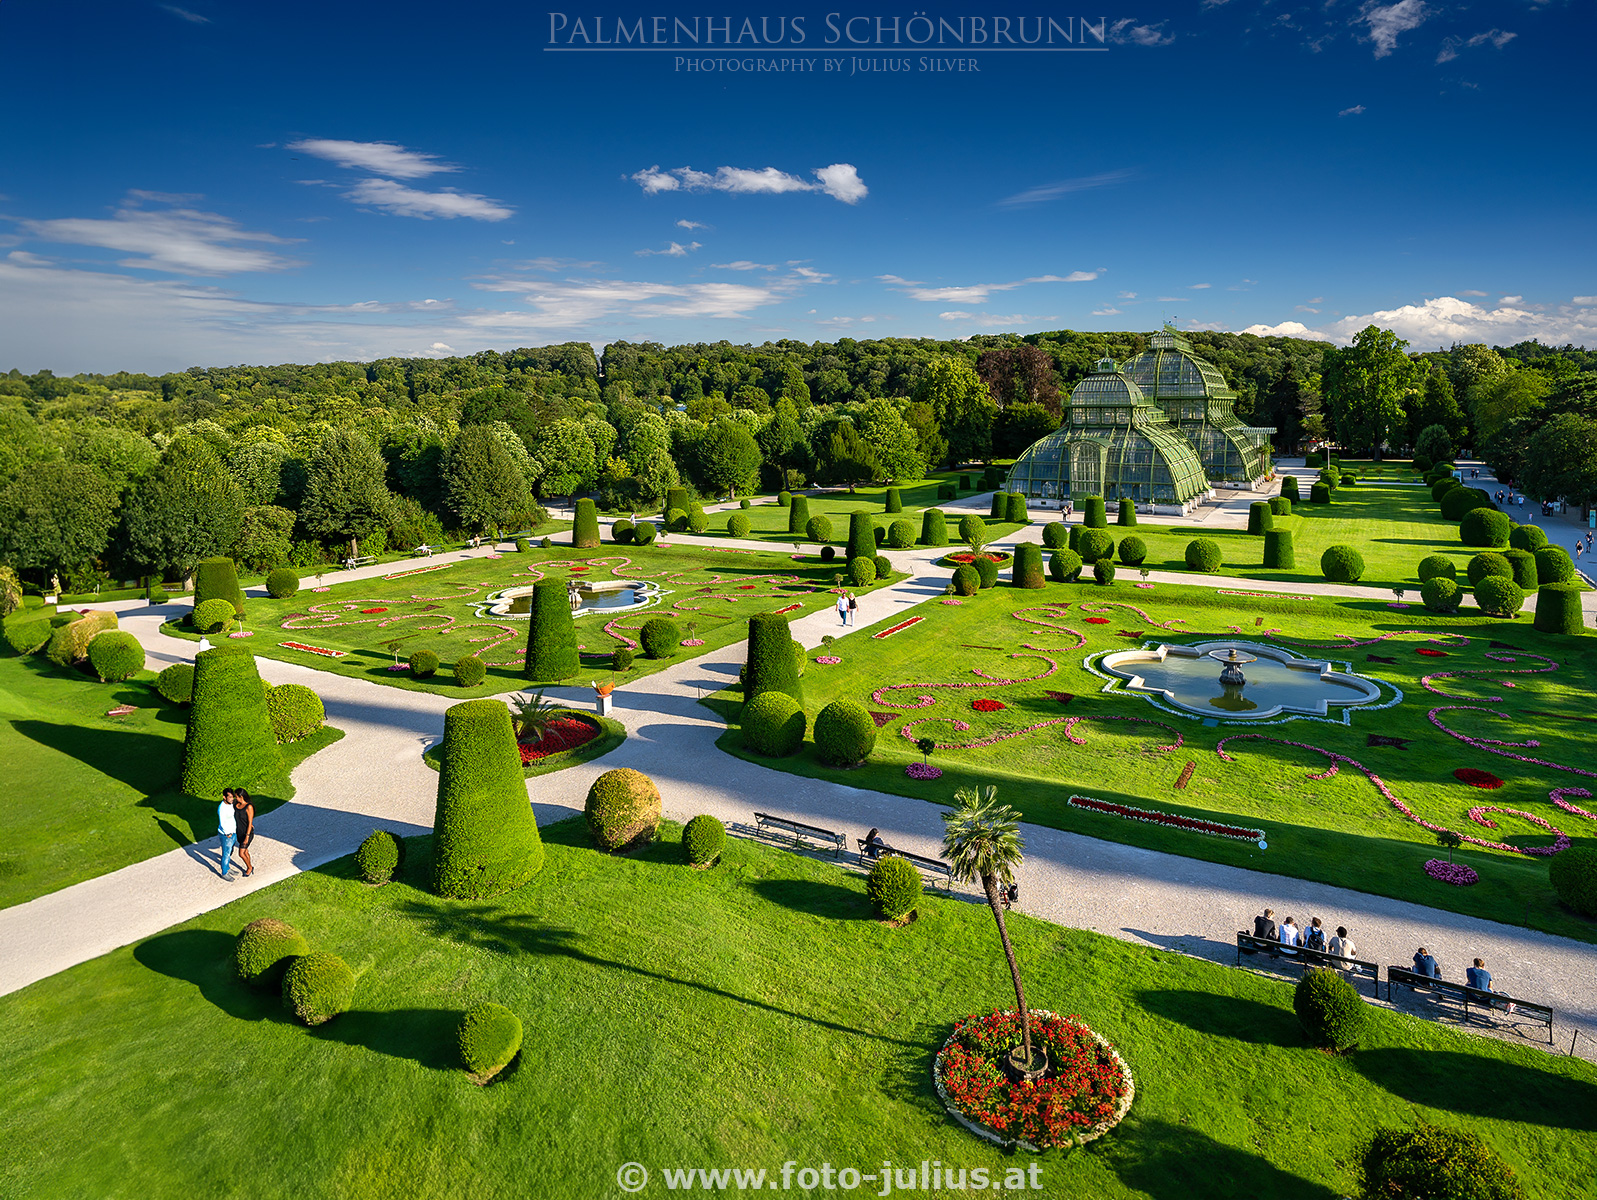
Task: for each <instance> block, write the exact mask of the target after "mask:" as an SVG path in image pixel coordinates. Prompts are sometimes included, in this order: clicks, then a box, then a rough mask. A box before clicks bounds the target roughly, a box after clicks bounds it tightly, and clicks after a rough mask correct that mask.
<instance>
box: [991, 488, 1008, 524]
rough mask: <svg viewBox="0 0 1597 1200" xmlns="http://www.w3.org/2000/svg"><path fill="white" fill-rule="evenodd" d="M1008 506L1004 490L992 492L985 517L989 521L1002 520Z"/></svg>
mask: <svg viewBox="0 0 1597 1200" xmlns="http://www.w3.org/2000/svg"><path fill="white" fill-rule="evenodd" d="M1008 508H1009V498H1008V494H1007V493H1005V492H994V493H993V502H992V505H991V507H989V509H988V510H987V519H988V520H989V521H1002V520H1003V519H1004V513H1005V512H1007V511H1008Z"/></svg>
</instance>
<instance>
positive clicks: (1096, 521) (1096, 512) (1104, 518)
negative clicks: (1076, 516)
mask: <svg viewBox="0 0 1597 1200" xmlns="http://www.w3.org/2000/svg"><path fill="white" fill-rule="evenodd" d="M1081 511H1082V522H1081V523H1082V524H1083V525H1085V526H1086V527H1087V528H1088V529H1108V528H1109V516H1108V514H1107V513H1106V512H1105V511H1104V502H1103V497H1102V496H1088V497H1087V498H1086V500H1085V501H1084V502H1083V503H1082V507H1081Z"/></svg>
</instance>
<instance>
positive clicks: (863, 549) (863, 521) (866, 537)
mask: <svg viewBox="0 0 1597 1200" xmlns="http://www.w3.org/2000/svg"><path fill="white" fill-rule="evenodd" d="M847 557H848V561H849V562H853V561H854V560H855V559H856V558H875V557H876V522H875V521H873V520H871V514H870V513H868V512H859V511H855V512H851V513H849V514H848V555H847Z"/></svg>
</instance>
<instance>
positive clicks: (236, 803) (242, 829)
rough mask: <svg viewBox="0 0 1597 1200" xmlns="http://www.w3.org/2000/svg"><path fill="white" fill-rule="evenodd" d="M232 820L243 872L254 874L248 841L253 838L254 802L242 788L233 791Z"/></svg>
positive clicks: (251, 840)
mask: <svg viewBox="0 0 1597 1200" xmlns="http://www.w3.org/2000/svg"><path fill="white" fill-rule="evenodd" d="M233 807H234V810H235V815H234V820H235V821H236V822H237V825H238V856H239V857H240V858H241V859H243V860H244V874H245V875H253V874H255V864H254V863H252V862H251V861H250V843H251V842H253V841H254V840H255V802H254V801H253V800H251V799H250V794H249V793H248V792H246V791H245V790H244V789H243V788H235V789H234V791H233Z"/></svg>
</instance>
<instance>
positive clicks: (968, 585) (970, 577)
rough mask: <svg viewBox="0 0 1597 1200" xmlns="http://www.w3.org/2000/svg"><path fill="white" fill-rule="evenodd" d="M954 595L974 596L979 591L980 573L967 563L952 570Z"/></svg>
mask: <svg viewBox="0 0 1597 1200" xmlns="http://www.w3.org/2000/svg"><path fill="white" fill-rule="evenodd" d="M953 584H954V595H956V596H974V595H975V594H976V593H977V592H978V591H979V590H981V572H979V571H978V570H976V568H975V567H973V566H971V565H970V564H969V563H965V564H963V565H961V566H958V567H955V568H954V579H953Z"/></svg>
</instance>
